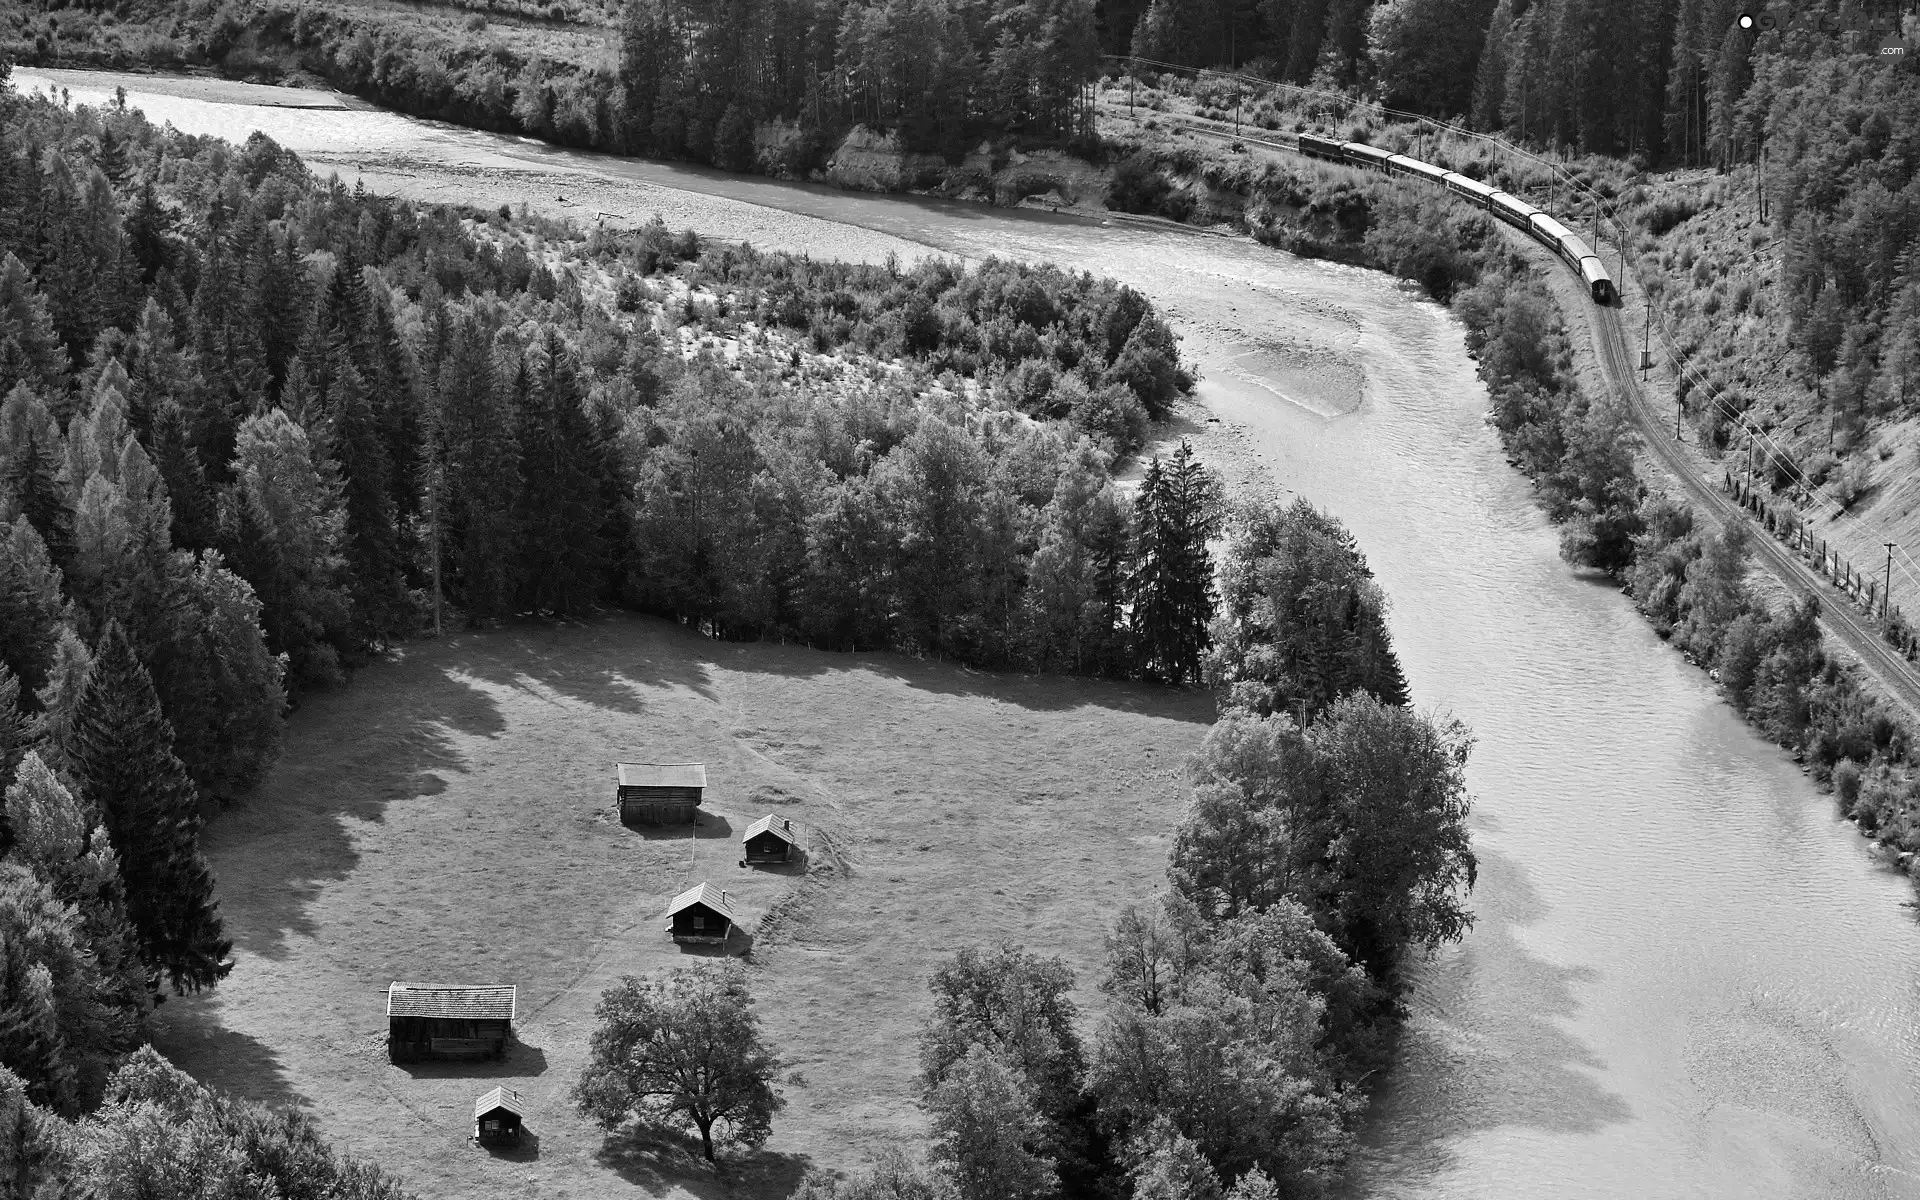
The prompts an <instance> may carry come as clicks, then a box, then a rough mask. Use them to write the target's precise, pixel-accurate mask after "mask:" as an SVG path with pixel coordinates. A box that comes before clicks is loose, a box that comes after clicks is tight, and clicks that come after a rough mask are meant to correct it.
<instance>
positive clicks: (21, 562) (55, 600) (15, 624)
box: [0, 517, 64, 703]
mask: <svg viewBox="0 0 1920 1200" xmlns="http://www.w3.org/2000/svg"><path fill="white" fill-rule="evenodd" d="M63 609H64V602H63V600H62V597H61V575H60V568H58V567H56V566H54V565H53V559H52V557H51V556H50V555H48V553H47V547H46V544H45V543H44V542H42V541H41V540H40V535H39V533H37V532H36V531H35V530H34V528H33V525H32V523H31V522H29V521H28V520H27V519H26V518H25V517H17V518H15V519H14V521H13V522H12V523H11V524H0V663H4V664H5V665H6V666H7V668H8V669H9V670H10V671H12V672H13V674H14V675H15V676H17V677H18V678H19V680H20V685H21V687H23V688H25V689H26V695H27V696H28V697H31V696H32V695H33V694H34V693H36V692H38V691H39V690H40V689H41V688H42V687H44V686H45V685H46V682H47V673H48V672H49V671H50V670H51V669H52V668H53V660H54V649H55V647H56V646H58V645H59V642H60V625H61V620H62V612H63ZM29 703H31V701H29Z"/></svg>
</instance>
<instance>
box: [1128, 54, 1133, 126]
mask: <svg viewBox="0 0 1920 1200" xmlns="http://www.w3.org/2000/svg"><path fill="white" fill-rule="evenodd" d="M1133 79H1134V64H1133V63H1131V62H1129V63H1128V64H1127V115H1128V116H1129V117H1131V116H1132V115H1133Z"/></svg>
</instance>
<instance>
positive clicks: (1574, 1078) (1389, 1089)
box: [1342, 850, 1633, 1198]
mask: <svg viewBox="0 0 1920 1200" xmlns="http://www.w3.org/2000/svg"><path fill="white" fill-rule="evenodd" d="M1479 853H1480V884H1479V886H1478V887H1477V888H1476V896H1477V897H1483V898H1484V901H1483V902H1482V903H1480V904H1477V905H1476V908H1477V909H1478V917H1479V919H1478V920H1477V921H1476V923H1475V925H1474V928H1473V931H1472V932H1471V933H1469V934H1468V935H1467V938H1466V940H1465V941H1464V942H1463V943H1462V944H1461V945H1460V946H1458V947H1455V948H1453V949H1451V950H1448V951H1446V952H1444V953H1442V954H1440V955H1437V956H1435V957H1434V958H1433V959H1430V960H1428V961H1426V962H1425V963H1422V964H1419V965H1418V966H1416V968H1415V969H1414V971H1413V975H1414V993H1413V1003H1412V1007H1413V1009H1414V1014H1413V1017H1412V1019H1411V1020H1409V1021H1408V1023H1407V1024H1406V1026H1405V1027H1403V1029H1402V1031H1401V1034H1400V1038H1399V1045H1398V1049H1397V1053H1396V1056H1395V1065H1394V1066H1393V1068H1392V1069H1391V1070H1390V1072H1389V1073H1388V1075H1387V1076H1386V1078H1385V1080H1384V1081H1383V1082H1382V1084H1381V1086H1380V1087H1379V1088H1378V1090H1377V1091H1376V1092H1375V1094H1374V1098H1373V1103H1372V1107H1371V1109H1370V1111H1369V1113H1368V1117H1367V1124H1366V1128H1365V1129H1364V1130H1363V1132H1362V1137H1361V1147H1362V1148H1361V1152H1360V1154H1359V1155H1358V1156H1357V1158H1356V1161H1355V1167H1354V1170H1353V1171H1352V1172H1350V1174H1349V1179H1348V1185H1347V1186H1346V1187H1345V1189H1344V1190H1343V1192H1342V1194H1343V1195H1346V1196H1349V1197H1354V1198H1358V1197H1363V1196H1369V1195H1373V1194H1375V1193H1376V1192H1378V1191H1380V1190H1382V1185H1383V1184H1384V1183H1387V1182H1390V1183H1391V1185H1392V1190H1393V1191H1394V1192H1395V1193H1396V1194H1398V1193H1399V1192H1400V1191H1401V1190H1412V1191H1418V1190H1421V1189H1422V1187H1423V1186H1424V1185H1426V1184H1428V1183H1431V1182H1432V1181H1434V1180H1436V1179H1438V1178H1439V1177H1440V1176H1442V1175H1444V1174H1445V1173H1447V1172H1448V1171H1449V1170H1451V1169H1452V1168H1453V1166H1454V1165H1455V1164H1456V1162H1457V1161H1458V1154H1457V1151H1456V1147H1457V1146H1458V1145H1460V1144H1461V1143H1463V1142H1465V1141H1467V1140H1469V1139H1470V1138H1472V1137H1473V1136H1474V1135H1476V1134H1479V1133H1485V1132H1489V1131H1492V1130H1495V1129H1501V1128H1516V1127H1517V1128H1525V1129H1532V1130H1538V1131H1542V1132H1546V1133H1549V1134H1559V1135H1581V1134H1592V1133H1596V1132H1598V1131H1599V1130H1601V1129H1602V1128H1605V1127H1606V1126H1608V1125H1613V1124H1617V1123H1619V1122H1622V1121H1626V1120H1629V1119H1631V1118H1632V1116H1633V1112H1632V1109H1631V1108H1630V1106H1629V1105H1628V1103H1627V1101H1626V1100H1625V1099H1624V1098H1623V1097H1621V1096H1619V1095H1618V1094H1616V1093H1614V1092H1611V1091H1609V1090H1607V1089H1606V1088H1605V1087H1603V1086H1602V1085H1600V1084H1599V1083H1597V1082H1595V1079H1594V1076H1595V1073H1597V1072H1598V1071H1600V1070H1602V1069H1604V1068H1605V1066H1606V1064H1605V1063H1604V1062H1602V1061H1601V1060H1600V1059H1599V1058H1598V1057H1597V1056H1595V1054H1594V1053H1593V1051H1592V1050H1590V1049H1588V1048H1587V1046H1585V1045H1584V1044H1583V1043H1582V1042H1581V1041H1580V1040H1579V1039H1578V1038H1576V1037H1575V1036H1573V1035H1572V1034H1569V1033H1568V1032H1567V1031H1566V1029H1565V1028H1564V1023H1565V1022H1566V1021H1568V1020H1569V1019H1571V1018H1572V1017H1573V1016H1574V1015H1575V1014H1577V1013H1578V1011H1579V1009H1580V1002H1579V1000H1578V999H1576V997H1575V995H1574V990H1575V988H1576V986H1577V985H1579V984H1581V983H1583V982H1585V981H1586V980H1588V979H1591V978H1593V977H1594V975H1595V972H1594V971H1593V970H1592V969H1590V968H1587V967H1561V966H1556V965H1554V964H1553V963H1550V962H1547V961H1546V960H1545V959H1541V958H1538V957H1535V956H1534V955H1532V954H1531V953H1529V952H1528V951H1527V949H1526V947H1525V946H1524V945H1523V944H1522V942H1521V941H1520V939H1519V937H1518V936H1516V931H1517V930H1518V929H1519V928H1520V927H1522V926H1525V925H1528V924H1531V923H1532V922H1534V921H1536V920H1538V919H1539V916H1540V914H1541V913H1542V911H1543V910H1544V905H1543V904H1542V902H1541V900H1540V898H1539V895H1538V893H1537V892H1535V891H1534V889H1533V887H1532V885H1531V884H1529V883H1528V882H1527V881H1526V878H1525V876H1524V875H1523V874H1522V872H1521V870H1520V867H1519V865H1518V864H1517V863H1516V862H1515V861H1514V860H1512V859H1509V858H1507V857H1506V856H1504V855H1501V854H1499V853H1497V852H1490V851H1486V850H1482V851H1480V852H1479ZM1461 1012H1471V1013H1473V1014H1474V1017H1475V1020H1474V1022H1473V1024H1472V1025H1465V1024H1461V1023H1458V1022H1456V1020H1455V1018H1454V1014H1456V1013H1461Z"/></svg>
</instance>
